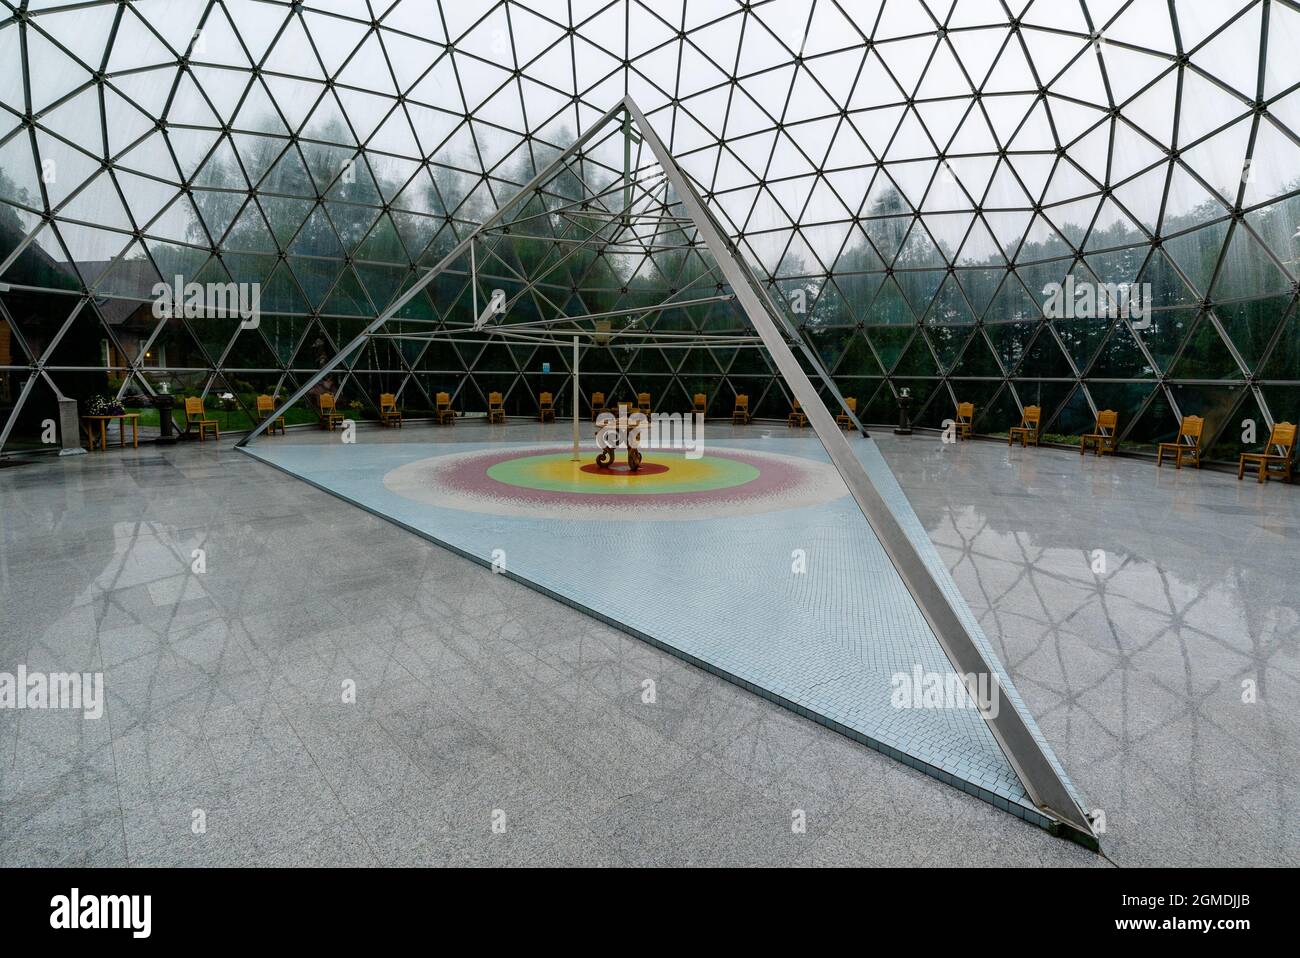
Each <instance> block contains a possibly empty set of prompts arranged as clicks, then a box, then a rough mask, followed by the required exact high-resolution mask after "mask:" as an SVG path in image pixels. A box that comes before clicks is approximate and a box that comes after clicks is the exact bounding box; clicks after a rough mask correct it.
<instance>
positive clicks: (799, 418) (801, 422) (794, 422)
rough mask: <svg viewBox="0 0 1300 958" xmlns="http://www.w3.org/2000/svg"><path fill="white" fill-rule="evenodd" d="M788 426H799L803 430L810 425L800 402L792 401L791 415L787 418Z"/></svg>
mask: <svg viewBox="0 0 1300 958" xmlns="http://www.w3.org/2000/svg"><path fill="white" fill-rule="evenodd" d="M785 424H786V425H787V426H798V427H799V428H800V429H802V428H803V427H804V426H806V425H808V417H807V416H805V415H804V414H803V407H802V406H800V405H799V400H797V399H791V400H790V415H789V416H787V417H786V420H785Z"/></svg>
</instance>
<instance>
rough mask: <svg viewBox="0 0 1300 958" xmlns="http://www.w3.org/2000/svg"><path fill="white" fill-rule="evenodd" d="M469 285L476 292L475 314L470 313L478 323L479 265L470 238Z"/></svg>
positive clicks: (471, 237)
mask: <svg viewBox="0 0 1300 958" xmlns="http://www.w3.org/2000/svg"><path fill="white" fill-rule="evenodd" d="M469 285H470V289H472V290H473V291H474V312H472V313H470V315H471V316H473V317H474V322H476V323H477V322H478V263H477V262H476V261H475V259H474V237H473V236H472V235H471V236H470V238H469Z"/></svg>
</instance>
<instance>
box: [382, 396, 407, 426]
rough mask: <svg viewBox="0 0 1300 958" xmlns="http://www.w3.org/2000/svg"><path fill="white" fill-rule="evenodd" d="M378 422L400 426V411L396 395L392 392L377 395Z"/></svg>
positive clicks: (384, 424)
mask: <svg viewBox="0 0 1300 958" xmlns="http://www.w3.org/2000/svg"><path fill="white" fill-rule="evenodd" d="M379 424H380V425H381V426H397V427H398V428H399V429H400V428H401V427H402V411H401V410H400V409H398V408H397V397H396V396H395V395H393V394H392V393H382V394H381V395H380V397H379Z"/></svg>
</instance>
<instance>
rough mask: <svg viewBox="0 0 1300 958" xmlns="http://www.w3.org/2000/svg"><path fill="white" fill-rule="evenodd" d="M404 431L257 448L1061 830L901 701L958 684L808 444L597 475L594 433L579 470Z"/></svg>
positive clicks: (728, 444)
mask: <svg viewBox="0 0 1300 958" xmlns="http://www.w3.org/2000/svg"><path fill="white" fill-rule="evenodd" d="M485 432H490V430H483V431H480V436H482V435H483V433H485ZM385 434H386V435H387V436H389V437H392V436H395V435H400V436H402V437H404V438H403V441H401V442H393V441H387V442H369V441H365V440H367V439H370V438H373V435H374V434H372V433H365V434H362V437H361V441H357V442H341V441H339V438H340V435H341V433H339V432H335V433H334V434H333V435H330V434H329V433H321V432H319V431H316V432H311V433H296V434H295V435H293V436H292V437H288V438H284V439H278V440H276V441H274V442H272V441H268V442H264V443H258V444H257V445H255V446H252V447H250V448H249V449H248V452H249V454H250V455H253V456H255V457H257V458H258V459H260V460H262V461H264V462H267V463H269V464H271V465H274V466H276V467H277V468H279V469H282V470H284V471H285V472H287V473H289V474H291V475H294V476H297V477H299V478H301V479H303V480H305V481H306V482H309V483H311V484H312V485H314V486H317V487H318V488H321V489H324V490H325V491H327V492H331V493H333V494H335V495H337V496H339V497H340V498H342V499H344V500H346V501H348V502H351V503H353V504H355V505H357V506H360V507H362V508H364V509H367V510H369V511H371V512H373V513H374V514H376V515H379V516H382V517H383V518H386V519H389V520H391V521H393V522H394V523H397V524H399V525H400V526H401V527H402V528H404V529H408V530H411V531H413V532H416V533H418V534H420V535H423V536H426V537H427V538H429V539H430V540H431V541H433V542H435V543H437V544H438V545H442V546H446V547H448V548H451V549H452V550H454V551H456V552H458V553H460V554H461V555H464V556H468V557H472V558H474V559H477V560H478V561H479V562H481V563H483V564H488V565H490V564H491V563H492V562H493V561H494V560H495V561H499V562H500V563H501V568H502V569H503V571H506V572H508V573H509V574H510V575H512V576H514V577H516V578H518V579H519V580H520V581H522V582H525V583H526V584H528V585H530V586H533V587H535V588H537V589H539V590H541V591H542V592H544V593H546V594H547V595H551V596H554V597H556V598H558V599H560V600H561V601H564V602H567V603H570V604H573V605H574V606H576V607H577V608H578V609H580V610H581V611H583V612H587V613H589V614H591V615H593V616H595V617H596V618H599V619H602V620H604V621H606V622H608V623H610V624H612V625H615V626H616V627H618V628H620V629H623V630H625V631H627V632H629V633H630V634H632V635H634V636H637V637H642V638H645V639H646V641H648V642H650V643H652V644H654V645H657V646H659V647H661V648H665V649H667V650H668V651H670V652H672V653H673V654H676V655H679V656H680V657H682V658H683V659H685V660H686V661H688V662H690V663H692V664H695V665H699V666H701V667H702V668H705V669H706V670H708V671H714V672H716V673H717V674H720V675H722V676H724V677H726V678H728V679H730V680H732V681H735V682H736V684H738V685H740V686H741V687H743V688H746V689H748V690H750V691H753V692H756V693H757V694H760V695H763V696H764V697H768V698H771V699H773V700H774V701H777V702H779V703H780V704H782V705H784V706H785V707H787V708H789V709H790V710H791V711H793V712H795V713H796V714H798V715H805V716H807V717H809V718H812V719H814V720H815V721H818V722H822V723H824V724H827V725H829V726H830V727H832V728H834V729H835V730H836V731H840V732H841V733H843V734H846V735H848V736H850V737H852V738H854V739H855V740H857V741H860V742H862V743H863V744H864V745H866V746H868V747H871V748H875V749H877V750H879V751H882V752H884V753H885V754H887V755H890V756H892V757H894V758H896V759H898V760H899V761H902V762H904V763H905V764H908V765H911V766H913V767H915V768H919V769H920V770H922V771H924V772H927V773H928V774H930V775H932V776H933V777H935V778H937V779H939V780H940V781H943V782H945V783H947V784H950V785H953V786H955V787H958V788H961V789H962V790H963V791H966V792H969V793H970V794H973V795H977V796H978V797H980V798H982V799H984V800H985V801H987V802H990V803H992V804H994V805H995V806H996V807H998V808H1001V809H1003V810H1005V811H1007V812H1008V813H1010V814H1014V815H1016V816H1018V817H1020V818H1024V819H1027V820H1029V821H1033V822H1034V823H1036V824H1038V825H1040V826H1041V827H1050V826H1051V825H1052V824H1053V823H1052V822H1051V820H1050V819H1048V818H1046V817H1044V816H1043V815H1042V814H1041V813H1040V812H1039V810H1038V809H1037V807H1036V806H1035V805H1034V803H1033V800H1032V799H1031V798H1030V797H1029V796H1028V794H1027V793H1026V791H1025V788H1024V786H1023V785H1022V784H1021V782H1020V779H1019V778H1018V777H1017V776H1016V773H1015V771H1014V769H1013V768H1012V767H1011V764H1010V762H1009V761H1008V760H1007V758H1006V756H1005V755H1004V754H1003V752H1002V750H1001V748H1000V747H999V746H998V743H997V741H996V739H995V738H994V737H993V733H992V731H991V730H990V728H989V726H988V725H987V724H986V722H985V720H984V719H983V717H982V716H981V715H980V713H979V712H978V711H977V710H976V709H975V708H974V707H973V703H972V702H970V700H969V699H968V700H966V701H965V702H961V703H953V704H954V705H957V706H959V707H938V708H899V707H897V704H896V702H895V701H894V692H895V689H896V683H895V678H896V677H898V676H902V677H905V678H909V679H910V678H911V677H912V676H913V674H914V672H915V673H920V674H922V675H927V674H928V675H934V676H936V677H938V678H939V679H940V680H941V681H944V682H947V683H949V687H952V686H953V685H955V684H956V682H957V678H956V675H955V674H954V673H953V669H952V666H951V664H950V663H949V661H948V659H947V657H946V655H945V654H944V652H943V650H942V648H941V647H940V645H939V642H938V641H937V640H936V639H935V637H934V634H933V632H932V631H931V629H930V626H929V625H928V623H927V622H926V620H925V618H924V616H923V615H922V613H921V611H920V609H919V608H918V607H917V606H916V603H915V601H914V600H913V598H912V596H911V594H910V593H909V592H908V591H907V588H906V586H905V585H904V584H903V581H902V579H901V578H900V577H899V576H898V573H897V572H896V570H895V569H894V566H893V564H892V563H891V562H890V560H889V557H888V556H887V555H886V554H885V550H884V549H883V548H882V547H881V545H880V543H879V541H878V540H877V538H876V536H875V535H874V534H873V533H872V531H871V528H870V527H869V526H868V524H867V521H866V519H865V518H864V517H863V515H862V513H861V511H860V510H859V509H858V506H857V504H856V503H855V502H854V501H853V498H852V497H851V496H850V495H849V490H848V487H847V486H846V485H845V483H844V480H843V479H842V478H841V477H840V475H839V474H838V473H837V472H836V471H835V469H834V467H833V466H832V465H831V464H830V459H829V457H828V456H827V455H826V453H825V451H824V450H823V449H822V448H821V445H820V444H819V443H816V442H809V441H808V439H807V436H806V435H801V434H800V432H798V431H795V432H791V431H789V430H785V431H783V432H782V433H777V434H776V435H773V434H772V432H771V431H770V430H765V431H763V432H762V433H759V434H755V435H748V436H732V437H729V438H727V439H726V440H715V439H713V438H712V434H711V432H710V435H709V436H708V437H706V438H707V441H706V442H705V443H704V444H703V448H701V449H700V450H699V452H700V454H701V455H700V456H699V458H696V459H686V458H684V456H683V454H682V453H681V452H673V451H672V450H671V449H662V448H660V449H651V450H650V451H649V452H647V453H646V461H645V463H644V464H643V466H642V469H641V472H640V473H638V475H637V476H635V477H633V476H624V475H620V474H618V473H616V472H612V471H610V470H606V471H603V472H602V471H601V470H599V469H598V468H597V467H595V466H594V465H593V464H592V461H593V460H594V458H595V455H596V448H595V444H594V442H593V443H591V444H590V445H589V446H588V447H587V448H585V449H584V450H583V452H582V455H581V457H580V460H579V462H578V463H574V462H573V461H572V454H571V449H568V448H565V447H564V446H562V445H558V444H556V443H554V442H549V443H547V442H543V443H534V442H524V441H518V440H516V441H513V442H465V441H459V442H455V443H450V442H437V441H433V440H435V439H436V435H437V434H436V432H435V433H434V435H432V436H431V435H430V432H429V431H428V430H426V431H424V432H423V433H416V432H415V431H414V430H412V432H411V433H409V434H408V433H406V432H405V431H403V432H402V433H393V432H391V431H386V433H385ZM850 446H851V448H852V449H853V452H854V454H855V455H856V456H857V457H858V459H859V461H860V462H861V463H862V465H863V467H864V468H865V470H866V472H867V475H868V476H869V477H870V479H871V482H872V483H873V484H874V486H875V488H876V489H877V490H878V491H879V492H880V494H881V496H882V497H883V498H884V500H885V502H886V503H887V505H888V508H889V509H890V511H891V512H892V514H893V515H894V517H895V519H896V520H897V521H898V522H899V524H900V526H901V527H902V528H903V529H904V530H905V533H906V535H907V536H908V538H909V539H910V540H911V541H912V543H913V545H914V547H915V548H916V550H917V552H918V554H919V555H920V556H921V558H922V560H923V561H924V562H925V564H926V566H927V567H928V568H929V569H930V570H931V572H932V574H933V575H934V577H935V580H936V582H937V583H939V585H940V587H941V588H942V589H943V590H944V592H945V594H947V595H948V596H949V597H950V598H951V600H952V602H953V606H954V609H955V610H956V612H957V614H958V615H959V616H960V617H961V620H962V622H963V623H965V625H966V627H967V629H968V630H969V632H970V634H971V636H972V640H973V641H974V642H975V643H976V645H977V646H978V647H979V648H980V649H981V651H982V653H983V654H984V656H985V657H986V658H987V659H989V660H990V661H991V663H992V666H993V668H994V669H995V670H996V672H997V674H998V678H999V683H1000V686H1001V688H1002V690H1003V691H1002V694H1001V695H1000V697H999V702H998V703H997V705H998V707H999V708H1006V709H1012V708H1014V709H1017V710H1018V711H1019V712H1020V715H1021V717H1022V719H1023V720H1024V722H1025V723H1026V724H1027V725H1028V727H1029V728H1030V729H1031V730H1034V731H1035V732H1036V731H1037V729H1036V726H1035V724H1034V720H1033V717H1032V716H1031V715H1028V714H1027V713H1026V710H1025V708H1024V707H1023V704H1022V703H1021V700H1020V697H1019V695H1018V694H1017V692H1016V690H1015V684H1014V682H1013V681H1012V680H1011V678H1010V676H1009V675H1007V673H1006V671H1005V670H1004V669H1003V668H1002V667H1001V666H1000V664H999V663H998V662H997V661H996V656H995V655H994V654H993V652H992V649H991V647H990V646H989V644H988V640H987V638H986V637H985V636H984V634H983V630H982V629H981V627H980V625H979V622H978V620H977V619H976V617H975V615H974V613H973V612H972V611H971V610H970V609H969V608H968V607H967V606H966V603H965V600H964V599H963V597H962V595H961V593H960V592H959V590H958V589H957V586H956V584H955V583H954V582H953V581H952V578H951V576H950V575H949V573H948V570H947V568H946V567H945V566H944V564H943V560H942V559H941V558H940V556H939V554H938V552H937V551H936V550H935V548H934V545H933V543H932V542H931V541H930V538H929V536H928V535H927V533H926V530H925V527H924V526H923V525H922V524H921V523H920V521H919V520H918V519H917V517H916V515H915V513H913V512H912V509H911V506H910V505H909V503H908V501H907V497H906V496H905V495H904V493H903V491H902V489H901V488H900V487H899V485H898V482H897V480H896V478H895V477H894V475H893V474H892V472H891V471H890V469H889V467H888V465H886V463H885V462H884V458H883V457H882V456H881V454H880V450H879V447H878V446H877V445H876V443H875V441H874V440H872V439H867V438H863V437H861V436H854V437H851V439H850ZM584 463H585V464H584ZM741 466H743V467H745V468H746V469H748V470H752V472H750V473H746V476H747V478H746V481H744V482H739V483H736V482H734V481H731V480H721V481H725V482H727V484H726V485H725V486H721V487H719V488H702V486H705V485H708V484H709V483H708V481H707V480H704V481H701V482H695V483H694V485H695V488H694V489H692V483H691V482H690V481H689V480H688V479H687V480H685V481H684V477H690V476H692V475H698V474H703V475H713V476H715V477H723V476H727V475H728V470H732V469H736V468H738V467H741ZM503 467H504V471H503ZM653 469H661V470H664V471H663V472H659V473H653V472H651V470H653ZM591 470H594V471H591ZM494 476H495V477H496V478H493V477H494ZM673 477H678V478H677V479H674V478H673ZM670 483H671V484H672V485H671V486H670V485H668V484H670ZM681 485H685V487H686V488H684V489H681V490H680V491H676V492H673V493H670V494H667V495H663V494H661V495H655V494H654V491H653V490H655V489H656V488H674V487H676V486H681ZM796 557H798V558H797V559H796ZM966 705H970V706H972V707H960V706H966ZM1046 751H1047V754H1048V758H1049V760H1050V761H1052V762H1054V763H1055V764H1056V766H1057V768H1058V769H1059V767H1060V766H1059V762H1057V760H1056V757H1055V756H1053V755H1052V754H1051V748H1050V745H1049V746H1047V749H1046ZM1060 774H1061V776H1062V779H1063V780H1064V782H1065V784H1066V787H1067V788H1070V787H1071V786H1070V783H1069V778H1068V775H1065V774H1064V773H1063V772H1061V773H1060ZM1084 801H1085V800H1084V799H1082V798H1080V797H1078V796H1076V797H1075V802H1076V804H1078V805H1079V806H1080V807H1084Z"/></svg>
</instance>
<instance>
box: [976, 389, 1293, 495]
mask: <svg viewBox="0 0 1300 958" xmlns="http://www.w3.org/2000/svg"><path fill="white" fill-rule="evenodd" d="M962 405H963V406H965V405H968V404H966V403H963V404H962ZM1041 418H1042V409H1041V408H1040V407H1038V406H1026V407H1025V411H1024V413H1023V414H1022V416H1021V420H1020V425H1019V426H1015V427H1012V429H1011V430H1010V431H1009V432H1008V434H1007V444H1008V445H1010V444H1012V443H1014V442H1015V440H1016V439H1017V438H1018V439H1019V440H1020V445H1021V447H1022V448H1023V447H1024V446H1025V445H1026V444H1027V443H1029V442H1033V444H1034V445H1035V446H1036V445H1038V437H1039V424H1040V422H1041ZM1204 432H1205V419H1204V418H1203V417H1201V416H1184V417H1183V421H1182V422H1180V423H1179V424H1178V435H1177V436H1176V437H1175V438H1174V439H1173V441H1172V442H1162V443H1159V444H1158V445H1157V447H1156V468H1159V467H1160V466H1162V465H1164V461H1165V456H1167V455H1168V456H1172V457H1173V460H1174V468H1176V469H1181V468H1182V467H1183V460H1184V459H1187V460H1188V461H1189V462H1192V463H1195V464H1196V468H1197V469H1200V468H1201V438H1202V436H1203V435H1204ZM1295 444H1296V426H1295V424H1294V423H1290V422H1279V423H1277V424H1275V425H1274V426H1273V428H1272V429H1271V430H1270V431H1269V435H1268V442H1266V443H1265V444H1264V449H1263V451H1262V452H1243V453H1242V454H1241V456H1240V458H1239V459H1238V461H1237V478H1238V479H1241V478H1243V477H1244V476H1245V474H1246V467H1247V466H1252V467H1254V468H1255V470H1256V475H1257V477H1258V481H1259V482H1264V481H1265V480H1266V479H1267V478H1268V477H1269V476H1271V475H1273V474H1274V473H1280V474H1281V477H1282V479H1284V480H1285V481H1286V482H1290V481H1291V478H1292V475H1293V473H1294V470H1295V466H1294V458H1295ZM1118 446H1119V413H1117V412H1116V411H1115V410H1113V409H1103V410H1102V411H1101V412H1099V413H1098V414H1097V420H1096V424H1095V425H1094V426H1093V429H1092V432H1088V433H1084V435H1083V436H1081V437H1080V442H1079V455H1080V456H1082V455H1083V454H1084V453H1085V452H1086V451H1087V450H1088V449H1089V448H1090V447H1091V448H1092V449H1094V450H1095V452H1096V454H1097V455H1099V456H1101V455H1105V454H1106V453H1108V452H1109V453H1110V454H1111V455H1114V454H1115V451H1116V449H1117V448H1118Z"/></svg>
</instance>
